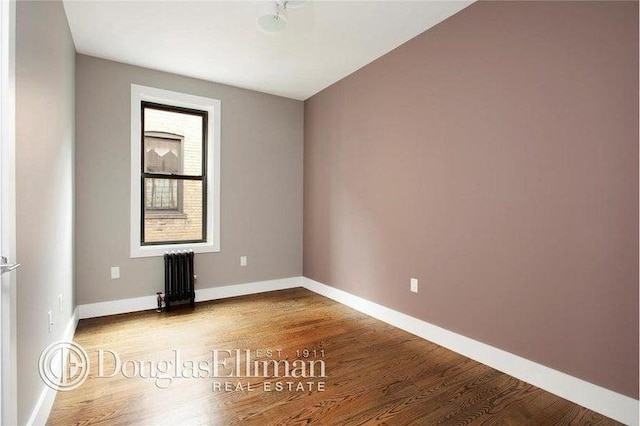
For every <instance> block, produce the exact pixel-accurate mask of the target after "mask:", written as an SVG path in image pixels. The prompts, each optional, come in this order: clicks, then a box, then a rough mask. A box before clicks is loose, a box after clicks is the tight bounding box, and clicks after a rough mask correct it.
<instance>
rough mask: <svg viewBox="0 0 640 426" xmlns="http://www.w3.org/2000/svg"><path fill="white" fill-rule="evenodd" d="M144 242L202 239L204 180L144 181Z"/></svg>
mask: <svg viewBox="0 0 640 426" xmlns="http://www.w3.org/2000/svg"><path fill="white" fill-rule="evenodd" d="M144 184H145V194H144V205H145V211H144V241H143V243H153V242H174V241H194V240H203V239H204V234H203V211H202V199H203V198H202V181H199V180H178V179H145V180H144Z"/></svg>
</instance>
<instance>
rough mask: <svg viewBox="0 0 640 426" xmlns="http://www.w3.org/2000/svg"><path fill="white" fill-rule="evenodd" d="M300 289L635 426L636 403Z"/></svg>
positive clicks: (395, 315)
mask: <svg viewBox="0 0 640 426" xmlns="http://www.w3.org/2000/svg"><path fill="white" fill-rule="evenodd" d="M303 286H304V287H305V288H307V289H309V290H311V291H313V292H315V293H318V294H320V295H322V296H325V297H328V298H330V299H333V300H335V301H336V302H339V303H341V304H343V305H346V306H349V307H351V308H353V309H356V310H358V311H360V312H363V313H365V314H367V315H370V316H372V317H373V318H376V319H378V320H380V321H383V322H386V323H387V324H391V325H393V326H394V327H398V328H400V329H402V330H405V331H407V332H409V333H411V334H415V335H416V336H419V337H422V338H423V339H426V340H429V341H431V342H433V343H436V344H438V345H440V346H444V347H445V348H447V349H451V350H452V351H454V352H457V353H459V354H462V355H464V356H466V357H468V358H471V359H473V360H475V361H478V362H481V363H482V364H485V365H488V366H490V367H492V368H495V369H496V370H499V371H502V372H504V373H506V374H509V375H511V376H513V377H515V378H517V379H520V380H523V381H525V382H527V383H531V384H532V385H534V386H537V387H539V388H541V389H544V390H546V391H548V392H551V393H553V394H555V395H558V396H560V397H562V398H564V399H567V400H569V401H571V402H574V403H576V404H578V405H581V406H583V407H586V408H588V409H590V410H593V411H595V412H597V413H600V414H603V415H605V416H607V417H610V418H612V419H614V420H617V421H619V422H622V423H625V424H627V425H633V426H637V425H638V424H639V423H640V421H639V419H638V415H639V412H638V408H639V407H640V405H639V402H638V401H637V400H635V399H633V398H629V397H628V396H625V395H622V394H619V393H616V392H613V391H610V390H608V389H605V388H603V387H601V386H597V385H594V384H593V383H589V382H587V381H584V380H582V379H578V378H576V377H573V376H570V375H568V374H565V373H562V372H560V371H557V370H554V369H552V368H549V367H545V366H544V365H541V364H538V363H535V362H533V361H529V360H528V359H525V358H522V357H520V356H517V355H514V354H511V353H509V352H506V351H503V350H501V349H498V348H495V347H493V346H490V345H487V344H485V343H482V342H478V341H476V340H473V339H470V338H468V337H465V336H462V335H460V334H457V333H454V332H452V331H449V330H445V329H444V328H441V327H438V326H435V325H433V324H430V323H428V322H426V321H422V320H419V319H417V318H414V317H411V316H409V315H406V314H403V313H401V312H398V311H394V310H393V309H389V308H387V307H385V306H382V305H378V304H376V303H373V302H370V301H368V300H365V299H362V298H360V297H358V296H354V295H353V294H350V293H347V292H345V291H342V290H338V289H336V288H333V287H330V286H328V285H325V284H322V283H319V282H317V281H314V280H311V279H309V278H303Z"/></svg>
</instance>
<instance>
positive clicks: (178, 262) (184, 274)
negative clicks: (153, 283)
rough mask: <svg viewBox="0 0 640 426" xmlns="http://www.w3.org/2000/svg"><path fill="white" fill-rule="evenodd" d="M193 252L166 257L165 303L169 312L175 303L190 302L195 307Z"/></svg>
mask: <svg viewBox="0 0 640 426" xmlns="http://www.w3.org/2000/svg"><path fill="white" fill-rule="evenodd" d="M194 283H195V279H194V272H193V252H192V251H183V252H180V251H178V252H174V251H172V252H171V253H165V255H164V303H165V308H166V310H167V311H168V310H169V309H171V304H172V303H173V302H180V301H183V300H188V301H189V303H190V304H191V307H194V306H195V301H196V292H195V289H194Z"/></svg>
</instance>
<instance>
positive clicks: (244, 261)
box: [240, 256, 247, 266]
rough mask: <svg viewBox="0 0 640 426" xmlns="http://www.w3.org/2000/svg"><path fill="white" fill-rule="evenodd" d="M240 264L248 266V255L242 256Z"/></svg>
mask: <svg viewBox="0 0 640 426" xmlns="http://www.w3.org/2000/svg"><path fill="white" fill-rule="evenodd" d="M240 266H247V256H240Z"/></svg>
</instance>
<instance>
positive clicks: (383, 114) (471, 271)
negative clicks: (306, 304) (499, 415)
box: [304, 1, 638, 398]
mask: <svg viewBox="0 0 640 426" xmlns="http://www.w3.org/2000/svg"><path fill="white" fill-rule="evenodd" d="M304 168H305V169H304V173H305V187H304V191H305V194H304V197H305V204H304V275H305V276H306V277H309V278H312V279H315V280H317V281H320V282H323V283H326V284H329V285H332V286H334V287H337V288H340V289H343V290H346V291H348V292H351V293H353V294H356V295H358V296H361V297H363V298H366V299H369V300H372V301H374V302H377V303H381V304H383V305H386V306H389V307H391V308H394V309H396V310H399V311H401V312H404V313H406V314H409V315H412V316H414V317H417V318H421V319H423V320H426V321H429V322H431V323H434V324H437V325H439V326H442V327H444V328H446V329H449V330H453V331H455V332H458V333H460V334H463V335H465V336H469V337H472V338H474V339H477V340H479V341H482V342H485V343H488V344H491V345H493V346H496V347H498V348H501V349H504V350H507V351H509V352H511V353H515V354H518V355H521V356H523V357H525V358H528V359H530V360H533V361H537V362H539V363H541V364H544V365H547V366H549V367H552V368H555V369H558V370H561V371H564V372H566V373H569V374H571V375H573V376H576V377H580V378H582V379H585V380H587V381H589V382H592V383H596V384H598V385H601V386H604V387H606V388H609V389H612V390H614V391H617V392H620V393H622V394H625V395H628V396H631V397H634V398H637V397H638V3H637V2H571V1H569V2H478V3H475V4H473V5H471V6H469V7H468V8H467V9H465V10H463V11H462V12H460V13H458V14H456V15H454V16H453V17H451V18H449V19H448V20H446V21H444V22H442V23H441V24H439V25H438V26H436V27H434V28H433V29H431V30H429V31H427V32H425V33H424V34H422V35H420V36H418V37H416V38H415V39H413V40H412V41H410V42H408V43H406V44H404V45H402V46H400V47H399V48H397V49H396V50H394V51H393V52H391V53H389V54H388V55H386V56H384V57H382V58H381V59H379V60H377V61H375V62H374V63H372V64H370V65H368V66H366V67H364V68H363V69H361V70H359V71H357V72H356V73H354V74H352V75H351V76H349V77H347V78H346V79H344V80H342V81H340V82H338V83H336V84H335V85H333V86H332V87H330V88H328V89H326V90H324V91H323V92H321V93H319V94H317V95H315V96H314V97H312V98H311V99H309V100H307V101H306V102H305V163H304ZM411 277H416V278H418V279H419V280H420V292H419V293H418V294H414V293H411V292H410V291H409V279H410V278H411Z"/></svg>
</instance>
